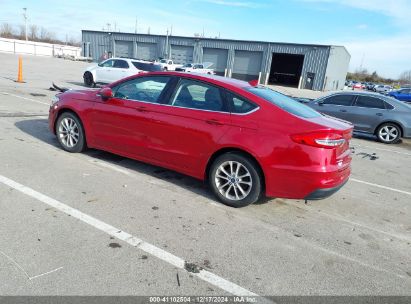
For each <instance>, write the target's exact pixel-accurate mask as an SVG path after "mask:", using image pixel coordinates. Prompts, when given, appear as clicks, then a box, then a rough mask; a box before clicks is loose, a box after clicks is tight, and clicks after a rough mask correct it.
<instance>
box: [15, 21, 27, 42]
mask: <svg viewBox="0 0 411 304" xmlns="http://www.w3.org/2000/svg"><path fill="white" fill-rule="evenodd" d="M17 38H19V39H26V26H25V25H24V24H19V31H18V34H17Z"/></svg>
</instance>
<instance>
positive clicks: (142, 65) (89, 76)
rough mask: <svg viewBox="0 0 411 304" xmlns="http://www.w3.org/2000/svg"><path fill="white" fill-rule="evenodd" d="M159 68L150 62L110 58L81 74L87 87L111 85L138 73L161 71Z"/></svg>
mask: <svg viewBox="0 0 411 304" xmlns="http://www.w3.org/2000/svg"><path fill="white" fill-rule="evenodd" d="M161 70H162V69H161V66H160V65H159V64H155V63H153V62H150V61H144V60H135V59H130V58H110V59H107V60H104V61H103V62H101V63H99V64H98V65H93V66H91V67H88V68H87V69H86V71H85V72H84V74H83V80H84V84H85V85H86V86H88V87H92V86H95V84H96V83H111V82H114V81H117V80H120V79H122V78H125V77H129V76H132V75H136V74H139V73H147V72H154V71H161Z"/></svg>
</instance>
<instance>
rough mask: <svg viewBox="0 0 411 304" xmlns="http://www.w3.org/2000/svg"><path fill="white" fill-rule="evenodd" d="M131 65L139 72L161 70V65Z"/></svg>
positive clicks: (137, 63) (139, 63) (134, 63)
mask: <svg viewBox="0 0 411 304" xmlns="http://www.w3.org/2000/svg"><path fill="white" fill-rule="evenodd" d="M133 65H134V66H135V67H136V68H137V69H139V70H141V71H147V72H156V71H161V70H162V68H161V65H159V64H153V63H144V62H137V61H133Z"/></svg>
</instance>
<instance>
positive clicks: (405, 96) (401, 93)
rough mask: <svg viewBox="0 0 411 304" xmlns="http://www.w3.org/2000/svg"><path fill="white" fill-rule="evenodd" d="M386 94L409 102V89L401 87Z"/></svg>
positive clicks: (410, 96) (410, 91)
mask: <svg viewBox="0 0 411 304" xmlns="http://www.w3.org/2000/svg"><path fill="white" fill-rule="evenodd" d="M388 96H391V97H394V98H395V99H398V100H401V101H404V102H407V103H411V89H409V88H401V89H399V90H395V91H391V92H389V93H388Z"/></svg>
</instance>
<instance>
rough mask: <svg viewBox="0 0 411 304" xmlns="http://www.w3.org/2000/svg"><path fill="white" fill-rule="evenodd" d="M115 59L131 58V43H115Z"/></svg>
mask: <svg viewBox="0 0 411 304" xmlns="http://www.w3.org/2000/svg"><path fill="white" fill-rule="evenodd" d="M115 44H116V53H115V55H116V57H133V42H131V41H118V40H116V41H115Z"/></svg>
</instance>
